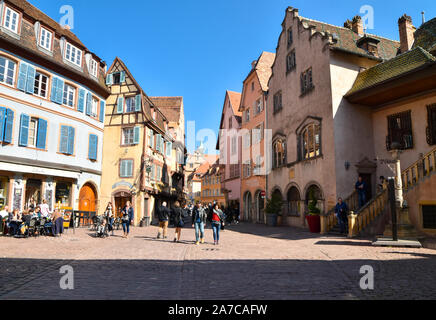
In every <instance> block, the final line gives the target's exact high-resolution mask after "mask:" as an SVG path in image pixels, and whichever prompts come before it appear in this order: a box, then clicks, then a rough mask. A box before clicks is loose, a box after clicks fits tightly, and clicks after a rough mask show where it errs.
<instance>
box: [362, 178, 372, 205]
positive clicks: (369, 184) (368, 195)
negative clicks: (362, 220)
mask: <svg viewBox="0 0 436 320" xmlns="http://www.w3.org/2000/svg"><path fill="white" fill-rule="evenodd" d="M360 176H361V177H362V180H363V182H365V184H366V201H367V202H368V201H369V200H371V199H372V175H371V174H370V173H361V174H360Z"/></svg>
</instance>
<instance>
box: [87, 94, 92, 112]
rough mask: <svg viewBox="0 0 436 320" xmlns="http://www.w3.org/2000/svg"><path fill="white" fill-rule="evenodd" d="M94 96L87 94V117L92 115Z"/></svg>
mask: <svg viewBox="0 0 436 320" xmlns="http://www.w3.org/2000/svg"><path fill="white" fill-rule="evenodd" d="M91 105H92V96H91V92H88V93H87V94H86V115H87V116H89V115H91Z"/></svg>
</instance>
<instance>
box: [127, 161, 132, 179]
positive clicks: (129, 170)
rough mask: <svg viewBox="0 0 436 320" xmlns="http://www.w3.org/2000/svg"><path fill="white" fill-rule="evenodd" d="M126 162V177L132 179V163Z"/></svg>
mask: <svg viewBox="0 0 436 320" xmlns="http://www.w3.org/2000/svg"><path fill="white" fill-rule="evenodd" d="M126 162H127V165H126V167H127V168H126V171H127V177H133V161H132V160H127V161H126Z"/></svg>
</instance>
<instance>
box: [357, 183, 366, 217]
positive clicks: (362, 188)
mask: <svg viewBox="0 0 436 320" xmlns="http://www.w3.org/2000/svg"><path fill="white" fill-rule="evenodd" d="M356 190H357V194H358V196H359V209H360V208H362V207H363V206H364V205H365V203H366V183H365V181H363V179H362V176H359V179H358V180H357V182H356Z"/></svg>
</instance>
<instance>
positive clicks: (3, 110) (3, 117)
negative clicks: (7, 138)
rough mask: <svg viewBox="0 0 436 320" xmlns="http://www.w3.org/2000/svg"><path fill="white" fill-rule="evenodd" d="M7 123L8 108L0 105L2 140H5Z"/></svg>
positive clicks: (0, 138) (0, 135)
mask: <svg viewBox="0 0 436 320" xmlns="http://www.w3.org/2000/svg"><path fill="white" fill-rule="evenodd" d="M5 124H6V108H5V107H0V142H3V137H4V135H5Z"/></svg>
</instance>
